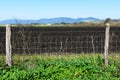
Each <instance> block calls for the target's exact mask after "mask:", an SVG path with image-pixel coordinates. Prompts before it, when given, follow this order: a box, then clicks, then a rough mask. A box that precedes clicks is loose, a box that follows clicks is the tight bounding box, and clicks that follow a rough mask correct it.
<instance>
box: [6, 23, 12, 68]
mask: <svg viewBox="0 0 120 80" xmlns="http://www.w3.org/2000/svg"><path fill="white" fill-rule="evenodd" d="M6 65H7V66H12V49H11V27H10V25H6Z"/></svg>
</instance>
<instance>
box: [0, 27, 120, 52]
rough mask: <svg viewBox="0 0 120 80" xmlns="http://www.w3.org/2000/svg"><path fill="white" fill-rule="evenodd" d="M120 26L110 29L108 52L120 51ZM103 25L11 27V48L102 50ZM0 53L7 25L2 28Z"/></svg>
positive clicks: (58, 50) (32, 49)
mask: <svg viewBox="0 0 120 80" xmlns="http://www.w3.org/2000/svg"><path fill="white" fill-rule="evenodd" d="M119 31H120V28H119V27H114V28H111V30H110V46H109V52H110V53H113V52H120V33H119ZM104 41H105V28H104V27H12V52H13V53H17V54H35V53H37V54H45V53H47V54H73V53H74V54H78V53H103V52H104ZM0 47H1V48H0V53H4V52H5V29H4V28H0Z"/></svg>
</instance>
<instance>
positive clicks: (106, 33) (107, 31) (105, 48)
mask: <svg viewBox="0 0 120 80" xmlns="http://www.w3.org/2000/svg"><path fill="white" fill-rule="evenodd" d="M105 28H106V30H105V46H104V60H105V66H108V50H109V30H110V24H109V23H106V24H105Z"/></svg>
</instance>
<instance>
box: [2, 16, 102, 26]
mask: <svg viewBox="0 0 120 80" xmlns="http://www.w3.org/2000/svg"><path fill="white" fill-rule="evenodd" d="M96 20H100V19H98V18H93V17H88V18H77V19H73V18H69V17H58V18H50V19H47V18H43V19H38V20H16V19H7V20H3V21H0V24H31V23H38V24H54V23H61V22H65V23H75V22H78V23H79V22H85V21H96Z"/></svg>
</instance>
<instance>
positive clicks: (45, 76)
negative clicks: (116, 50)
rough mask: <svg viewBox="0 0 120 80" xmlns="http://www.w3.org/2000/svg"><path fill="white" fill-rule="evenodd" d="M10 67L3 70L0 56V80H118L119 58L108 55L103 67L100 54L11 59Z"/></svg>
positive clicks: (2, 59)
mask: <svg viewBox="0 0 120 80" xmlns="http://www.w3.org/2000/svg"><path fill="white" fill-rule="evenodd" d="M13 59H14V61H13V66H12V67H5V56H3V55H1V56H0V80H120V55H118V54H111V55H109V66H108V67H105V66H104V60H103V56H102V54H79V55H59V56H52V55H51V56H40V55H28V56H27V55H23V56H22V55H14V56H13Z"/></svg>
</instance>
